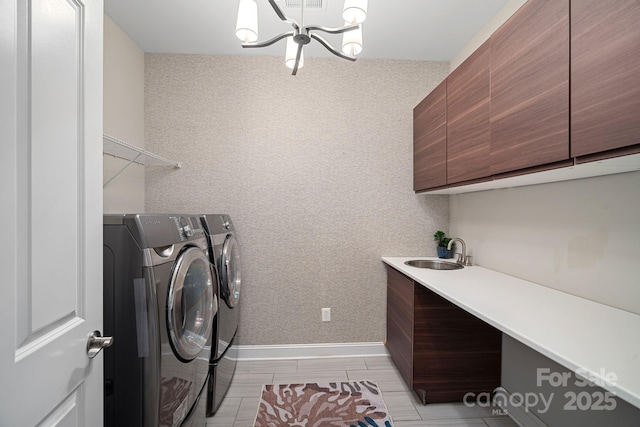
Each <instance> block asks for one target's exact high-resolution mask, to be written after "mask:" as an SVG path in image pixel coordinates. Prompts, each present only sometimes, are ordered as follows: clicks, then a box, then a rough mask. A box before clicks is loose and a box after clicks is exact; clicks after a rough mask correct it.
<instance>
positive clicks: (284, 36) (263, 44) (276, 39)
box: [242, 31, 295, 47]
mask: <svg viewBox="0 0 640 427" xmlns="http://www.w3.org/2000/svg"><path fill="white" fill-rule="evenodd" d="M294 35H295V31H288V32H286V33H282V34H279V35H277V36H275V37H274V38H272V39H271V40H267V41H266V42H261V43H242V47H267V46H271V45H272V44H274V43H276V42H279V41H280V40H282V39H284V38H287V37H293V36H294Z"/></svg>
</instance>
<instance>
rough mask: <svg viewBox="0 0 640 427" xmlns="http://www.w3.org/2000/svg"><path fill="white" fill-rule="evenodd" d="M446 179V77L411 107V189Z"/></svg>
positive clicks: (440, 184) (433, 185)
mask: <svg viewBox="0 0 640 427" xmlns="http://www.w3.org/2000/svg"><path fill="white" fill-rule="evenodd" d="M446 183H447V81H446V80H445V81H443V82H442V83H440V85H438V86H437V87H436V88H435V89H434V90H433V91H432V92H431V93H430V94H429V95H428V96H427V97H426V98H425V99H423V100H422V102H420V104H418V105H417V106H416V108H414V109H413V190H414V191H421V190H424V189H427V188H435V187H441V186H443V185H445V184H446Z"/></svg>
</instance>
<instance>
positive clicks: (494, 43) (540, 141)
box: [414, 0, 640, 194]
mask: <svg viewBox="0 0 640 427" xmlns="http://www.w3.org/2000/svg"><path fill="white" fill-rule="evenodd" d="M638 22H640V2H639V1H637V0H635V1H634V0H571V1H570V0H529V1H528V2H527V3H526V4H524V5H523V6H522V7H521V8H520V9H519V10H518V11H517V12H516V13H515V14H514V15H513V16H512V17H511V18H510V19H509V20H507V22H505V23H504V24H503V25H502V26H501V27H500V28H499V29H498V30H496V32H495V33H494V34H493V35H492V36H491V37H490V38H489V40H488V41H487V42H485V43H484V44H483V45H482V46H481V47H479V48H478V49H477V50H476V51H475V52H474V53H473V54H472V55H471V56H470V57H469V58H467V60H466V61H464V62H463V63H462V64H461V65H460V66H459V67H458V68H457V69H456V70H454V71H453V72H452V73H451V74H450V75H449V76H448V77H447V79H446V80H445V82H443V83H442V84H441V85H440V86H439V87H438V88H437V89H436V90H434V92H432V93H431V94H430V95H428V96H427V98H425V100H424V101H422V103H420V104H419V105H418V106H417V107H416V109H415V110H414V174H415V176H414V190H415V191H416V192H418V191H429V192H433V193H443V194H446V193H454V192H464V191H456V190H455V189H454V190H453V191H449V189H450V188H460V187H459V186H464V187H463V188H464V189H469V190H468V191H479V190H485V189H489V188H500V182H501V180H504V179H509V180H510V181H508V182H507V181H503V182H505V186H511V185H514V179H513V178H514V177H516V176H519V177H523V178H526V179H518V180H515V185H529V184H535V183H542V182H552V181H559V180H566V179H572V178H584V177H587V176H596V175H603V174H607V173H618V172H628V171H632V170H640V162H639V161H638V158H640V155H638V156H636V157H634V158H631V157H629V159H630V160H629V162H627V163H629V164H626V163H625V164H620V165H618V164H617V163H616V162H614V163H616V164H611V165H609V166H611V167H607V168H597V167H591V166H588V167H585V166H587V165H588V164H585V165H582V164H581V165H578V163H584V162H590V161H593V160H599V159H610V158H613V157H615V156H620V155H627V154H634V153H640V25H637V23H638ZM570 24H571V25H570ZM443 97H444V98H443ZM443 103H444V104H445V105H446V107H444V108H443V107H442V104H443ZM436 106H437V108H436ZM436 111H437V112H438V114H436V113H435V112H436ZM431 120H434V121H433V122H431ZM443 120H444V122H443ZM443 127H444V128H445V129H446V131H443ZM613 160H615V159H613ZM607 162H609V160H607ZM565 166H573V167H571V168H566V167H565ZM540 171H546V172H544V173H541V172H540ZM556 172H558V173H556Z"/></svg>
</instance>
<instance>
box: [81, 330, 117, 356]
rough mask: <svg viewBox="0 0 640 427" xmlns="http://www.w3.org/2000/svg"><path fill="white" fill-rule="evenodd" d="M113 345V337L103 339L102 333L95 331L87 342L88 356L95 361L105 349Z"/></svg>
mask: <svg viewBox="0 0 640 427" xmlns="http://www.w3.org/2000/svg"><path fill="white" fill-rule="evenodd" d="M111 344H113V337H103V336H102V334H101V333H100V331H93V332H92V333H91V335H89V339H88V340H87V356H89V359H93V358H94V357H96V356H97V355H98V353H100V350H102V349H103V348H105V347H110V346H111Z"/></svg>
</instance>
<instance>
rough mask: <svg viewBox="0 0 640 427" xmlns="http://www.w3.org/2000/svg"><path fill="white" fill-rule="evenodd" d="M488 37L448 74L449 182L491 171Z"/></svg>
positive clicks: (488, 173) (469, 178)
mask: <svg viewBox="0 0 640 427" xmlns="http://www.w3.org/2000/svg"><path fill="white" fill-rule="evenodd" d="M489 47H490V46H489V42H488V41H487V42H486V43H485V44H483V45H482V46H481V47H480V48H479V49H478V50H476V51H475V52H474V53H473V54H472V55H471V56H470V57H469V58H467V60H466V61H464V62H463V63H462V64H460V66H459V67H458V68H456V69H455V70H454V71H453V72H452V73H451V74H450V75H449V77H447V184H452V183H459V182H463V181H470V180H475V179H478V178H483V177H486V176H489V175H491V169H490V163H489V160H490V158H489V156H490V152H491V138H490V137H491V128H490V127H489V119H490V113H491V109H490V106H491V104H490V102H489V101H490V98H489V96H490V83H491V82H490V76H491V74H490V65H491V61H490V56H489V53H490V52H489Z"/></svg>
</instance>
